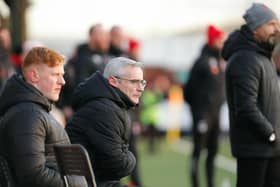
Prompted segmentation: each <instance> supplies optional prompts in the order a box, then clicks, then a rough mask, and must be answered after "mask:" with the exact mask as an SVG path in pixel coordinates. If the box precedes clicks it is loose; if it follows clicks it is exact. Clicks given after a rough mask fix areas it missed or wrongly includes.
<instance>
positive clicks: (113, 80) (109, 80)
mask: <svg viewBox="0 0 280 187" xmlns="http://www.w3.org/2000/svg"><path fill="white" fill-rule="evenodd" d="M117 81H118V80H117V79H116V78H115V77H113V76H110V77H109V78H108V82H109V84H110V85H112V86H114V87H117V85H118V83H117Z"/></svg>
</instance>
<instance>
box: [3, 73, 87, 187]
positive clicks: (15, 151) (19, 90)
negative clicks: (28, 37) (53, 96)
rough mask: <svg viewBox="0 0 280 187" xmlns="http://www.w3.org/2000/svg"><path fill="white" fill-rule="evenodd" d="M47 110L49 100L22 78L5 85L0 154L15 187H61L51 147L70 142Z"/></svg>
mask: <svg viewBox="0 0 280 187" xmlns="http://www.w3.org/2000/svg"><path fill="white" fill-rule="evenodd" d="M50 110H51V103H50V102H49V100H48V99H47V98H46V97H44V96H43V95H42V94H41V92H39V91H38V90H37V89H36V88H35V87H33V86H32V85H30V84H28V83H27V82H25V80H24V79H23V77H22V76H21V75H14V76H13V77H11V78H10V79H9V80H8V81H7V84H6V86H5V88H4V90H3V93H2V95H1V97H0V116H1V118H0V119H1V120H0V154H1V155H3V156H4V157H5V158H6V159H7V160H8V163H9V167H10V168H11V170H12V173H13V177H14V180H15V182H16V186H18V187H19V186H21V187H23V186H28V187H39V186H40V187H50V186H51V187H64V183H63V180H62V179H61V176H60V174H59V172H58V168H57V163H56V159H55V156H54V151H53V146H54V145H55V144H69V143H70V141H69V138H68V136H67V134H66V131H65V130H64V129H63V127H62V126H61V125H60V124H59V123H58V122H57V121H56V120H55V119H54V118H53V117H52V115H51V114H50V113H49V112H50ZM76 182H77V183H76V184H74V183H73V186H82V185H78V183H79V182H78V181H76ZM83 182H85V181H83Z"/></svg>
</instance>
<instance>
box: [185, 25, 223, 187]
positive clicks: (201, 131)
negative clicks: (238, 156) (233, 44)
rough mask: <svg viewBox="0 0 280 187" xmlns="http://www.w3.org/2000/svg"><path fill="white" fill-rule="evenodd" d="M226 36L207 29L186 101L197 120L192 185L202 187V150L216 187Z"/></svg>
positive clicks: (207, 170) (218, 31) (210, 178)
mask: <svg viewBox="0 0 280 187" xmlns="http://www.w3.org/2000/svg"><path fill="white" fill-rule="evenodd" d="M224 40H225V33H224V32H223V31H222V30H220V29H219V28H217V27H215V26H214V25H209V26H208V28H207V43H206V44H205V46H204V47H203V49H202V52H201V55H200V56H199V58H198V59H197V60H196V61H195V63H194V65H193V67H192V69H191V71H190V77H189V80H188V82H187V83H186V84H185V85H184V98H185V100H186V101H187V102H188V103H189V105H190V108H191V111H192V118H193V127H192V135H193V144H194V146H193V153H192V163H191V179H192V186H193V187H198V186H199V182H198V181H199V180H198V173H199V172H198V163H199V157H200V152H201V150H202V149H203V148H204V147H206V149H207V158H206V174H207V184H208V187H213V186H214V182H213V176H214V159H215V156H216V153H217V150H218V135H219V116H220V114H219V111H220V108H221V105H222V104H223V102H224V100H225V97H224V77H223V76H224V61H223V60H222V58H221V56H220V52H221V49H222V47H223V43H224Z"/></svg>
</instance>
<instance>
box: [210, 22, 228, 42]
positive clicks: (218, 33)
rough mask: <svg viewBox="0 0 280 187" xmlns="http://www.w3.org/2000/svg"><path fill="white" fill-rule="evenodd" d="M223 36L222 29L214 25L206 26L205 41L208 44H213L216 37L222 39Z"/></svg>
mask: <svg viewBox="0 0 280 187" xmlns="http://www.w3.org/2000/svg"><path fill="white" fill-rule="evenodd" d="M224 36H225V33H224V31H222V30H221V29H219V28H218V27H215V26H214V25H211V24H210V25H209V26H208V27H207V39H208V41H207V43H208V45H209V46H213V45H215V42H216V40H217V39H224V38H223V37H224Z"/></svg>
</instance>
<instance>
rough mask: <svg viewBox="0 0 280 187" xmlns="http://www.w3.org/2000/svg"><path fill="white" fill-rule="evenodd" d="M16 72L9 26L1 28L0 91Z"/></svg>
mask: <svg viewBox="0 0 280 187" xmlns="http://www.w3.org/2000/svg"><path fill="white" fill-rule="evenodd" d="M14 72H15V68H14V66H13V64H12V61H11V36H10V32H9V30H8V29H7V28H5V27H1V28H0V93H1V91H2V89H3V87H4V85H5V83H6V81H7V79H8V78H9V77H10V76H11V75H12V74H13V73H14Z"/></svg>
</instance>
